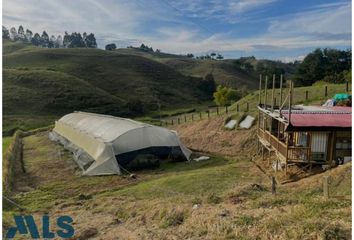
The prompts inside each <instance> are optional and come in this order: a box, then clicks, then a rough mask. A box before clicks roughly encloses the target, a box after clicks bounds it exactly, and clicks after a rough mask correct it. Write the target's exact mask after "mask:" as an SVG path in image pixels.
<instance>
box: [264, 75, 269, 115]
mask: <svg viewBox="0 0 354 240" xmlns="http://www.w3.org/2000/svg"><path fill="white" fill-rule="evenodd" d="M267 88H268V76H266V79H265V85H264V91H265V92H264V108H265V109H267Z"/></svg>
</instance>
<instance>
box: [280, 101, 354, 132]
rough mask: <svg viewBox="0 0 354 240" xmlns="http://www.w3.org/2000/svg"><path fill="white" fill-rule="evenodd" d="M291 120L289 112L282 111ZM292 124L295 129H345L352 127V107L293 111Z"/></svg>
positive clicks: (313, 107) (315, 107) (312, 108)
mask: <svg viewBox="0 0 354 240" xmlns="http://www.w3.org/2000/svg"><path fill="white" fill-rule="evenodd" d="M282 114H283V116H284V117H285V118H286V119H288V120H289V113H288V111H282ZM290 123H291V125H292V126H294V127H343V128H349V127H351V126H352V108H351V107H317V106H310V107H304V108H303V109H301V110H300V109H296V110H291V120H290Z"/></svg>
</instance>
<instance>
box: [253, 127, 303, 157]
mask: <svg viewBox="0 0 354 240" xmlns="http://www.w3.org/2000/svg"><path fill="white" fill-rule="evenodd" d="M258 136H259V137H260V138H262V139H263V140H265V141H267V142H268V143H269V145H271V146H272V147H273V148H274V149H275V150H276V151H278V152H279V153H280V154H281V155H282V156H283V157H284V158H287V159H288V160H289V161H308V160H309V159H310V148H309V147H295V146H288V148H287V147H286V144H285V143H284V142H282V141H280V140H279V139H278V138H277V137H276V136H274V135H272V134H271V133H270V132H269V131H266V130H263V129H259V132H258Z"/></svg>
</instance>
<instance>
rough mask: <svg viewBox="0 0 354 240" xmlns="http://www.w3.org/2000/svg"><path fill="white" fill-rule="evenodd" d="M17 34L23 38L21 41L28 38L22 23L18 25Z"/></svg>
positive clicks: (19, 37)
mask: <svg viewBox="0 0 354 240" xmlns="http://www.w3.org/2000/svg"><path fill="white" fill-rule="evenodd" d="M17 36H18V39H19V40H21V41H25V40H26V37H25V30H24V29H23V27H22V25H20V26H19V27H18V31H17Z"/></svg>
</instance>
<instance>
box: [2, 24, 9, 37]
mask: <svg viewBox="0 0 354 240" xmlns="http://www.w3.org/2000/svg"><path fill="white" fill-rule="evenodd" d="M2 38H3V39H10V33H9V30H7V28H6V27H5V26H2Z"/></svg>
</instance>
